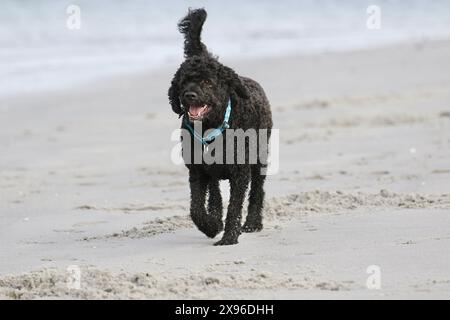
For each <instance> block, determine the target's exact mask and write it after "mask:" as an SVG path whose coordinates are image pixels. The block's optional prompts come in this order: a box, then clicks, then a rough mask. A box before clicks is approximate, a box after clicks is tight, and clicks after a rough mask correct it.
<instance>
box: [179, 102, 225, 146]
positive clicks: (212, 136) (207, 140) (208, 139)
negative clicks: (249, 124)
mask: <svg viewBox="0 0 450 320" xmlns="http://www.w3.org/2000/svg"><path fill="white" fill-rule="evenodd" d="M230 115H231V99H229V100H228V105H227V109H226V110H225V116H224V119H223V122H222V124H221V125H220V127H218V128H216V129H214V130H212V131H211V132H210V133H209V134H208V135H207V136H206V137H202V135H201V134H199V133H198V132H196V131H195V130H194V128H193V127H192V126H191V125H190V124H189V121H188V120H187V119H186V118H185V120H184V124H185V125H186V127H187V128H188V129H189V131H190V132H191V133H192V135H193V136H194V138H195V139H197V140H198V141H200V142H201V144H202V145H204V146H206V145H208V144H209V143H210V142H212V141H213V140H214V139H216V138H217V137H218V136H220V135H221V134H222V132H223V131H224V130H225V129H228V128H230V125H229V123H228V121H229V120H230Z"/></svg>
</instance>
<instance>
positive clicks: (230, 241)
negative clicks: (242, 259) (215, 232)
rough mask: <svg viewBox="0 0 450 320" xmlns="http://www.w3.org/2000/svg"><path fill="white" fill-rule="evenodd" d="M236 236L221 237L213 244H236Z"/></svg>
mask: <svg viewBox="0 0 450 320" xmlns="http://www.w3.org/2000/svg"><path fill="white" fill-rule="evenodd" d="M237 243H238V239H237V238H230V237H223V238H222V239H221V240H219V241H217V242H216V243H214V245H215V246H230V245H233V244H237Z"/></svg>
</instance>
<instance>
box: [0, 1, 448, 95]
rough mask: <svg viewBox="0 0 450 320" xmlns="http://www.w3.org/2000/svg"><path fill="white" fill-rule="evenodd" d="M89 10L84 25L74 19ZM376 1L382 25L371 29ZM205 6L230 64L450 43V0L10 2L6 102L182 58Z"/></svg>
mask: <svg viewBox="0 0 450 320" xmlns="http://www.w3.org/2000/svg"><path fill="white" fill-rule="evenodd" d="M69 5H76V6H79V8H80V10H81V16H80V17H81V29H79V30H70V29H68V28H67V25H66V22H67V19H68V17H69V14H68V13H67V12H66V10H67V7H68V6H69ZM369 5H377V6H379V7H380V9H381V29H380V30H369V29H368V28H367V26H366V21H367V19H368V16H369V15H368V13H367V12H366V10H367V7H368V6H369ZM189 7H192V8H196V7H205V9H206V10H207V11H208V20H207V22H206V24H205V28H204V33H203V40H204V42H205V44H206V45H207V46H208V48H209V50H210V51H211V52H213V53H214V54H216V55H218V56H219V57H223V58H226V59H237V58H252V57H265V56H283V55H288V54H302V53H320V52H326V51H342V50H344V51H346V50H354V49H361V48H371V47H376V46H383V45H388V44H395V43H400V42H407V41H420V40H434V39H447V38H450V1H445V0H437V1H433V2H430V1H426V0H411V1H394V0H385V1H357V0H347V1H338V0H322V1H312V0H303V1H293V0H288V1H284V2H283V3H282V4H281V3H276V2H273V1H267V0H264V1H256V0H249V1H245V2H243V1H237V0H229V1H226V2H223V1H222V2H207V1H189V2H188V1H181V0H175V1H170V2H164V3H161V2H156V1H143V0H132V1H126V2H124V1H119V0H112V1H106V0H100V1H88V0H79V1H50V0H47V1H13V0H6V1H2V4H1V5H0V8H1V10H0V48H1V49H0V57H1V58H2V59H1V60H0V73H1V74H2V75H3V77H2V78H1V80H0V81H1V82H0V96H5V95H13V94H20V93H28V92H36V91H41V90H53V89H58V88H62V87H70V86H73V85H78V84H82V83H83V82H86V81H91V80H93V79H96V78H98V77H103V76H108V75H113V74H121V73H133V72H140V71H145V70H152V69H155V68H160V67H163V66H167V65H178V64H179V63H180V62H181V61H182V54H183V49H182V46H183V39H182V36H181V35H180V34H179V32H178V30H177V27H176V24H177V22H178V20H179V19H180V18H182V17H183V15H184V14H185V13H186V12H187V9H188V8H189Z"/></svg>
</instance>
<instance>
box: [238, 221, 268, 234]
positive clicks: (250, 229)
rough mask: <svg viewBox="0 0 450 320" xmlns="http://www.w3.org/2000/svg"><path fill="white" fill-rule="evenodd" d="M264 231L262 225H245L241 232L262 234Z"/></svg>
mask: <svg viewBox="0 0 450 320" xmlns="http://www.w3.org/2000/svg"><path fill="white" fill-rule="evenodd" d="M262 229H263V225H262V224H255V223H247V222H246V223H244V225H243V226H242V228H241V230H242V232H246V233H250V232H260V231H261V230H262Z"/></svg>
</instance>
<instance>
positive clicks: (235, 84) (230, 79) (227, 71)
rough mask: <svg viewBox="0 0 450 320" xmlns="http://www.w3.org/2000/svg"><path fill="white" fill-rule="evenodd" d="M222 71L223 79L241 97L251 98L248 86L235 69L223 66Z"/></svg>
mask: <svg viewBox="0 0 450 320" xmlns="http://www.w3.org/2000/svg"><path fill="white" fill-rule="evenodd" d="M222 71H223V79H225V81H226V82H227V84H228V85H229V86H230V88H231V89H233V90H234V92H236V94H237V95H238V96H239V97H240V98H242V99H248V98H250V95H249V93H248V90H247V88H246V87H245V86H244V84H243V83H242V80H241V79H240V78H239V76H238V75H237V73H236V72H235V71H234V70H233V69H231V68H229V67H223V69H222Z"/></svg>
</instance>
